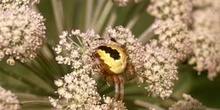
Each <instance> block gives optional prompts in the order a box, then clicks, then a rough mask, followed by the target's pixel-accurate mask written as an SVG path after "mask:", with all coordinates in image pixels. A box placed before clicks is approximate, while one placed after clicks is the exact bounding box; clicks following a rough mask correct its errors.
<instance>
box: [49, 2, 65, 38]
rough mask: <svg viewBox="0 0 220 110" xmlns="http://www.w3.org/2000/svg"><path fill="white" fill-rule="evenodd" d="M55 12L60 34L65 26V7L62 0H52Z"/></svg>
mask: <svg viewBox="0 0 220 110" xmlns="http://www.w3.org/2000/svg"><path fill="white" fill-rule="evenodd" d="M51 2H52V6H53V12H54V16H55V17H54V18H55V21H56V24H57V31H58V33H59V34H61V32H62V31H63V28H64V15H63V7H62V0H51Z"/></svg>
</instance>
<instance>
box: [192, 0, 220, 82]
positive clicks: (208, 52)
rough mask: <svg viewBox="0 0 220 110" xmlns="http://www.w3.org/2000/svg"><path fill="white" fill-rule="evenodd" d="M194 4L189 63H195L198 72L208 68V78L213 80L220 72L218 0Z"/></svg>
mask: <svg viewBox="0 0 220 110" xmlns="http://www.w3.org/2000/svg"><path fill="white" fill-rule="evenodd" d="M194 4H195V7H197V9H196V10H194V11H193V13H192V18H193V21H194V22H193V24H192V28H193V30H192V32H191V33H192V37H191V39H192V42H193V55H192V57H191V58H190V60H189V64H192V65H195V66H194V69H195V70H197V71H198V72H201V71H204V70H208V78H209V79H210V80H213V78H214V77H215V76H216V75H217V73H219V72H220V58H219V56H220V14H219V11H218V10H219V9H220V2H219V0H210V1H209V2H207V4H198V3H194ZM207 16H208V17H207Z"/></svg>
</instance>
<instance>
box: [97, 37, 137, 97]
mask: <svg viewBox="0 0 220 110" xmlns="http://www.w3.org/2000/svg"><path fill="white" fill-rule="evenodd" d="M112 40H113V41H115V39H112ZM93 60H94V61H95V62H96V65H95V67H96V68H97V69H98V71H99V73H100V74H101V76H103V77H104V78H105V79H106V80H107V81H108V82H113V83H114V85H115V99H117V98H118V96H119V94H120V99H121V100H123V98H124V81H125V80H127V79H128V78H127V76H133V74H135V73H134V72H135V70H134V68H133V66H132V65H131V64H130V63H129V61H128V56H127V55H126V49H125V48H124V47H123V46H119V45H116V44H103V45H100V46H98V47H97V48H96V49H95V51H94V53H93ZM119 87H120V88H119ZM119 90H120V93H119Z"/></svg>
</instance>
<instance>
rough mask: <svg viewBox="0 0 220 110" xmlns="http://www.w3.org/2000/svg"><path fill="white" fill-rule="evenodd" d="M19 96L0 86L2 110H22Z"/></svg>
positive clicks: (0, 108) (0, 105)
mask: <svg viewBox="0 0 220 110" xmlns="http://www.w3.org/2000/svg"><path fill="white" fill-rule="evenodd" d="M20 109H21V107H20V104H19V101H18V100H17V96H16V95H15V94H13V93H12V92H11V91H7V90H5V89H4V88H2V87H1V86H0V110H20Z"/></svg>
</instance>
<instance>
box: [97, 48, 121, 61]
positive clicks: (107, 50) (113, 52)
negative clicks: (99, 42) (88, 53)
mask: <svg viewBox="0 0 220 110" xmlns="http://www.w3.org/2000/svg"><path fill="white" fill-rule="evenodd" d="M98 49H101V50H104V51H105V53H109V54H110V57H112V58H114V59H115V60H117V59H120V56H119V52H118V51H117V50H115V49H112V48H111V47H107V46H99V47H98Z"/></svg>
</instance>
